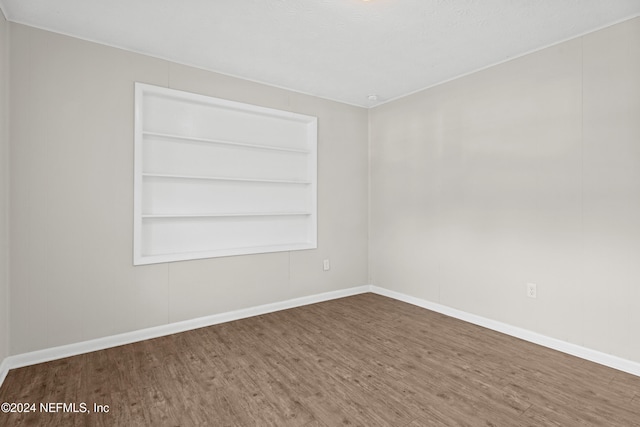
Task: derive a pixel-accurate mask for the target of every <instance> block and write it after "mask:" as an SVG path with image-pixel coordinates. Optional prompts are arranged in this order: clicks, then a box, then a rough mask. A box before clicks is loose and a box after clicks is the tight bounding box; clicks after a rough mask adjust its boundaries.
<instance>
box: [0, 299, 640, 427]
mask: <svg viewBox="0 0 640 427" xmlns="http://www.w3.org/2000/svg"><path fill="white" fill-rule="evenodd" d="M0 402H22V403H36V404H37V405H39V404H40V403H48V402H60V403H76V405H79V404H80V403H81V402H84V403H86V404H87V408H88V409H89V410H92V409H93V404H94V403H96V404H102V405H109V412H108V413H99V414H97V413H42V412H36V413H28V414H0V426H31V425H37V426H61V425H64V426H73V425H76V426H85V425H86V426H93V425H96V426H102V425H104V426H178V425H180V426H197V425H201V426H307V427H333V426H340V425H349V426H367V427H371V426H410V427H418V426H464V425H469V426H546V425H554V426H574V425H580V426H584V425H589V426H592V425H602V426H634V425H635V426H640V378H638V377H634V376H632V375H628V374H624V373H622V372H619V371H616V370H613V369H609V368H606V367H603V366H600V365H596V364H593V363H590V362H587V361H584V360H581V359H577V358H574V357H571V356H567V355H565V354H562V353H558V352H555V351H553V350H549V349H546V348H542V347H539V346H536V345H534V344H530V343H527V342H524V341H521V340H518V339H516V338H512V337H508V336H505V335H502V334H499V333H496V332H493V331H489V330H486V329H483V328H481V327H478V326H474V325H470V324H467V323H464V322H462V321H459V320H455V319H452V318H449V317H446V316H443V315H440V314H437V313H433V312H430V311H427V310H424V309H421V308H418V307H415V306H411V305H409V304H405V303H402V302H398V301H395V300H392V299H388V298H385V297H382V296H378V295H374V294H363V295H358V296H353V297H349V298H343V299H339V300H334V301H329V302H325V303H321V304H315V305H310V306H305V307H301V308H296V309H292V310H286V311H281V312H277V313H272V314H267V315H264V316H257V317H253V318H250V319H245V320H240V321H236V322H230V323H226V324H222V325H217V326H212V327H208V328H203V329H198V330H194V331H190V332H185V333H181V334H176V335H171V336H167V337H163V338H157V339H153V340H148V341H144V342H140V343H136V344H130V345H126V346H122V347H117V348H112V349H108V350H103V351H98V352H94V353H90V354H85V355H81V356H76V357H71V358H67V359H62V360H58V361H54V362H49V363H44V364H40V365H36V366H30V367H26V368H21V369H16V370H12V371H10V372H9V374H8V376H7V378H6V380H5V382H4V384H3V386H2V388H1V389H0ZM38 411H39V409H38Z"/></svg>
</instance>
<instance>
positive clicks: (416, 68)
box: [0, 0, 640, 107]
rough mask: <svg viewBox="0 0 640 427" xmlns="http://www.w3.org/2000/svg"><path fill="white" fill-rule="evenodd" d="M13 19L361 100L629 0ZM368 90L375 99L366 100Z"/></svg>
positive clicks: (549, 36) (289, 6)
mask: <svg viewBox="0 0 640 427" xmlns="http://www.w3.org/2000/svg"><path fill="white" fill-rule="evenodd" d="M0 6H2V9H3V11H4V12H5V15H6V16H7V18H8V19H9V20H11V21H14V22H19V23H24V24H27V25H30V26H34V27H38V28H44V29H47V30H51V31H54V32H58V33H63V34H68V35H72V36H75V37H79V38H82V39H87V40H92V41H96V42H99V43H104V44H108V45H112V46H116V47H120V48H123V49H127V50H131V51H135V52H140V53H145V54H148V55H152V56H156V57H160V58H165V59H169V60H172V61H176V62H180V63H183V64H189V65H193V66H197V67H200V68H204V69H208V70H212V71H217V72H220V73H225V74H229V75H233V76H238V77H242V78H245V79H249V80H254V81H258V82H262V83H267V84H271V85H275V86H280V87H284V88H287V89H292V90H295V91H299V92H303V93H308V94H312V95H316V96H320V97H324V98H329V99H333V100H337V101H342V102H346V103H349V104H354V105H360V106H365V107H369V106H372V105H377V104H379V103H381V102H385V101H388V100H390V99H393V98H397V97H400V96H403V95H406V94H409V93H412V92H415V91H417V90H420V89H424V88H426V87H429V86H433V85H435V84H438V83H442V82H444V81H447V80H450V79H452V78H455V77H458V76H461V75H464V74H467V73H469V72H472V71H475V70H479V69H482V68H485V67H487V66H489V65H492V64H496V63H499V62H502V61H505V60H507V59H509V58H513V57H516V56H520V55H522V54H525V53H527V52H531V51H534V50H536V49H539V48H542V47H546V46H549V45H551V44H554V43H557V42H559V41H564V40H567V39H570V38H573V37H576V36H578V35H581V34H584V33H586V32H589V31H593V30H595V29H598V28H602V27H604V26H607V25H610V24H613V23H616V22H619V21H621V20H624V19H627V18H630V17H635V16H640V0H370V1H363V0H0ZM372 94H376V95H378V100H377V101H372V100H369V99H368V96H369V95H372Z"/></svg>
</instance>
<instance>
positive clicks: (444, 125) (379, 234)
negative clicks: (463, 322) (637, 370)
mask: <svg viewBox="0 0 640 427" xmlns="http://www.w3.org/2000/svg"><path fill="white" fill-rule="evenodd" d="M639 76H640V18H636V19H633V20H630V21H627V22H624V23H622V24H619V25H615V26H613V27H610V28H607V29H604V30H601V31H598V32H595V33H592V34H590V35H587V36H584V37H582V38H579V39H575V40H572V41H568V42H566V43H562V44H560V45H557V46H553V47H550V48H547V49H544V50H541V51H538V52H536V53H533V54H530V55H527V56H525V57H521V58H518V59H515V60H512V61H509V62H506V63H504V64H501V65H498V66H495V67H492V68H490V69H486V70H484V71H481V72H478V73H475V74H472V75H469V76H466V77H464V78H460V79H457V80H455V81H452V82H449V83H446V84H443V85H440V86H437V87H434V88H431V89H428V90H425V91H422V92H420V93H417V94H414V95H412V96H408V97H405V98H402V99H400V100H397V101H395V102H391V103H388V104H386V105H383V106H380V107H378V108H375V109H372V110H371V111H370V127H371V208H370V215H371V216H370V219H371V244H370V257H371V258H370V274H371V279H372V281H373V283H374V284H375V285H378V286H382V287H385V288H388V289H391V290H395V291H398V292H403V293H406V294H408V295H411V296H415V297H418V298H423V299H426V300H429V301H433V302H437V303H440V304H443V305H446V306H450V307H453V308H456V309H460V310H464V311H466V312H469V313H474V314H478V315H481V316H485V317H488V318H490V319H495V320H498V321H501V322H505V323H507V324H510V325H514V326H518V327H522V328H526V329H529V330H532V331H535V332H539V333H541V334H544V335H547V336H550V337H554V338H558V339H561V340H565V341H568V342H571V343H575V344H578V345H583V346H586V347H589V348H592V349H595V350H599V351H603V352H606V353H611V354H614V355H617V356H620V357H623V358H627V359H630V360H634V361H636V362H640V340H638V339H637V338H638V337H637V334H638V331H639V330H640V261H639V260H640V220H639V218H640V77H639ZM527 282H532V283H536V284H537V286H538V298H537V299H529V298H526V296H525V286H526V283H527Z"/></svg>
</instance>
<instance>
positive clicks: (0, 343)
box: [0, 9, 9, 363]
mask: <svg viewBox="0 0 640 427" xmlns="http://www.w3.org/2000/svg"><path fill="white" fill-rule="evenodd" d="M8 68H9V23H8V22H7V21H6V20H5V18H4V14H3V12H2V10H1V9H0V363H1V362H2V360H3V359H4V358H5V357H6V356H8V354H9V270H8V269H9V242H8V237H9V132H8V127H7V125H8V123H9V120H8V118H9V112H8V108H7V107H8V103H9V91H8V89H9V86H8V84H9V75H8Z"/></svg>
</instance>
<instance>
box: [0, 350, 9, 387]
mask: <svg viewBox="0 0 640 427" xmlns="http://www.w3.org/2000/svg"><path fill="white" fill-rule="evenodd" d="M7 359H8V357H7V358H4V359H2V362H0V387H2V383H3V382H4V379H5V378H6V377H7V374H8V373H9V362H8V361H7Z"/></svg>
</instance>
